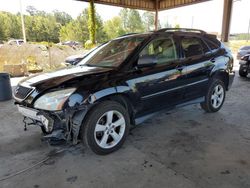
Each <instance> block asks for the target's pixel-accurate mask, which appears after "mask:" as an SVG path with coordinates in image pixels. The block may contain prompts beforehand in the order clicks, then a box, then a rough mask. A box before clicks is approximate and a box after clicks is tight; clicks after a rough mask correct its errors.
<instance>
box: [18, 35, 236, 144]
mask: <svg viewBox="0 0 250 188" xmlns="http://www.w3.org/2000/svg"><path fill="white" fill-rule="evenodd" d="M144 35H147V38H146V39H145V40H144V42H142V44H141V45H139V46H137V47H136V48H135V50H134V51H133V52H132V53H131V54H130V55H129V56H128V58H127V59H126V60H125V61H124V63H123V64H122V65H120V66H119V67H117V68H106V67H105V68H104V67H86V66H77V67H69V68H67V69H65V70H63V71H65V72H63V71H62V74H59V75H58V74H57V73H58V72H56V73H50V74H47V77H46V76H45V77H44V79H42V75H40V76H41V79H40V80H38V78H39V76H38V77H34V78H32V79H33V82H32V79H28V80H26V82H30V83H29V84H30V86H32V87H35V91H34V92H33V93H32V94H31V95H30V96H28V98H27V99H25V100H24V101H22V102H18V101H16V104H20V105H23V106H27V107H30V108H33V105H34V102H35V101H36V100H37V99H38V98H39V97H40V96H41V95H43V94H44V93H47V92H49V91H54V90H60V89H63V88H68V87H77V90H76V91H75V92H74V94H72V95H71V96H70V97H69V98H68V100H67V101H66V102H65V104H64V108H63V110H62V111H57V112H50V111H44V110H41V111H42V113H44V114H46V116H50V117H51V116H52V117H53V118H55V119H56V120H55V121H58V124H59V125H58V126H59V127H62V126H63V127H64V132H66V133H67V131H69V130H70V129H72V133H73V143H77V138H78V134H79V130H80V126H81V125H82V121H84V117H85V116H86V114H87V112H88V110H89V109H91V108H92V107H93V106H95V105H96V104H97V103H98V102H99V101H101V100H105V99H108V98H113V99H114V100H118V101H120V102H121V103H122V104H124V105H127V106H126V108H128V109H129V113H130V117H131V123H132V124H137V123H141V122H142V121H143V119H145V118H146V117H150V114H154V113H155V112H157V111H159V110H161V109H166V108H173V107H176V106H179V105H182V104H190V103H192V101H193V102H202V101H203V100H204V95H205V92H206V90H207V85H208V84H209V81H210V79H211V77H213V76H221V77H223V78H224V77H225V80H226V81H227V82H226V87H227V89H229V88H230V86H231V84H232V80H233V74H232V76H230V74H231V72H232V65H231V64H230V63H229V62H231V61H232V56H231V54H230V52H228V51H226V50H225V49H224V48H223V47H221V48H220V49H219V50H217V51H216V52H211V53H210V55H205V56H202V57H198V58H197V59H186V58H185V57H184V56H183V53H182V49H181V47H180V45H179V37H180V36H181V35H187V36H189V35H190V36H198V37H200V38H201V39H202V38H203V35H199V34H197V33H195V34H194V33H191V34H190V33H182V32H180V33H179V32H177V33H176V32H173V33H171V32H170V33H165V32H162V33H148V34H144ZM125 37H131V36H125ZM132 37H133V36H132ZM157 37H173V38H174V41H175V42H176V46H177V55H178V60H176V61H173V62H172V63H171V64H169V65H167V66H165V65H161V66H159V65H157V66H152V67H144V68H138V67H137V66H136V63H137V61H138V54H139V53H140V51H141V50H142V49H143V48H144V47H145V46H146V45H147V44H148V43H149V42H150V41H152V40H154V39H155V38H157ZM197 62H199V63H197ZM86 69H88V70H86ZM84 70H86V71H84ZM63 73H65V74H63ZM54 74H55V75H57V76H55V75H54ZM36 79H37V80H36ZM30 80H31V81H30ZM24 82H25V81H24ZM190 101H191V102H190ZM69 124H71V128H68V125H69ZM52 136H53V135H52ZM52 136H51V137H52ZM48 137H49V136H48Z"/></svg>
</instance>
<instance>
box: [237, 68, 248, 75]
mask: <svg viewBox="0 0 250 188" xmlns="http://www.w3.org/2000/svg"><path fill="white" fill-rule="evenodd" d="M239 75H240V76H241V77H247V71H246V72H245V71H243V69H242V68H241V66H240V69H239Z"/></svg>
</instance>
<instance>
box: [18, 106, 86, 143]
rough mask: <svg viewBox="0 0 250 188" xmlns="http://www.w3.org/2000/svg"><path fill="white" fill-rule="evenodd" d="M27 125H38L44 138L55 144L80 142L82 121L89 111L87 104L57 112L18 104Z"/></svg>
mask: <svg viewBox="0 0 250 188" xmlns="http://www.w3.org/2000/svg"><path fill="white" fill-rule="evenodd" d="M17 107H18V111H19V112H20V113H21V114H22V115H23V116H24V121H23V122H24V124H25V129H26V126H27V125H38V126H40V127H41V129H42V131H43V133H44V134H45V135H44V137H43V139H42V140H47V141H49V143H50V144H52V145H55V144H59V143H68V142H71V143H73V144H77V143H78V137H79V132H80V128H81V125H82V121H83V119H84V117H85V115H86V113H87V106H81V107H78V108H76V109H69V110H63V111H56V112H48V111H46V112H45V111H40V110H36V109H33V108H28V107H25V106H21V105H17Z"/></svg>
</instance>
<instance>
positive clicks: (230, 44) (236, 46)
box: [225, 40, 250, 53]
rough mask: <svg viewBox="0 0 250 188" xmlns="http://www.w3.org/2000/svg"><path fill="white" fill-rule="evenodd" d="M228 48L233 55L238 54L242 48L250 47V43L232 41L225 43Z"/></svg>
mask: <svg viewBox="0 0 250 188" xmlns="http://www.w3.org/2000/svg"><path fill="white" fill-rule="evenodd" d="M225 45H226V46H228V47H229V48H230V49H231V50H232V52H233V53H237V51H238V50H239V49H240V47H242V46H250V41H248V42H247V41H246V40H231V41H229V42H227V43H225Z"/></svg>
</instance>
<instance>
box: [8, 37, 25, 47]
mask: <svg viewBox="0 0 250 188" xmlns="http://www.w3.org/2000/svg"><path fill="white" fill-rule="evenodd" d="M23 43H24V40H23V39H12V40H9V41H8V44H9V45H17V46H20V45H22V44H23Z"/></svg>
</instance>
